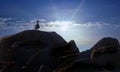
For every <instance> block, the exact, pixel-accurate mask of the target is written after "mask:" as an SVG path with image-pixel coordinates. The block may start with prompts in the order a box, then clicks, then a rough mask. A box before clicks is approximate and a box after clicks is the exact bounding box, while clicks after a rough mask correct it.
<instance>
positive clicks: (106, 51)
mask: <svg viewBox="0 0 120 72" xmlns="http://www.w3.org/2000/svg"><path fill="white" fill-rule="evenodd" d="M90 58H91V62H93V63H95V64H97V65H99V66H101V67H103V68H104V69H106V70H107V69H108V70H115V69H119V68H120V62H119V61H120V45H119V42H118V40H117V39H115V38H110V37H108V38H103V39H101V40H100V41H98V42H97V43H96V44H95V45H94V46H93V47H92V48H91V56H90ZM115 72H116V71H115ZM117 72H118V71H117Z"/></svg>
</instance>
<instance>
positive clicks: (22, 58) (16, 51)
mask: <svg viewBox="0 0 120 72" xmlns="http://www.w3.org/2000/svg"><path fill="white" fill-rule="evenodd" d="M66 43H67V42H66V41H65V40H64V39H63V38H62V37H61V36H59V35H58V34H57V33H55V32H44V31H39V30H27V31H23V32H20V33H17V34H14V35H10V36H6V37H2V38H1V40H0V61H1V62H2V61H5V62H12V61H14V62H15V64H16V65H17V66H20V67H22V66H24V65H27V66H29V69H30V70H28V72H35V71H34V70H37V69H39V66H40V65H47V66H49V67H54V65H55V61H54V59H53V58H52V57H51V56H50V53H51V51H52V50H53V48H55V47H59V46H61V45H65V44H66ZM17 66H16V67H17ZM10 68H11V66H10ZM7 69H8V70H9V67H8V68H7ZM6 71H7V70H6ZM11 72H12V71H11Z"/></svg>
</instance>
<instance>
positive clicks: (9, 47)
mask: <svg viewBox="0 0 120 72" xmlns="http://www.w3.org/2000/svg"><path fill="white" fill-rule="evenodd" d="M119 61H120V45H119V42H118V40H117V39H115V38H110V37H108V38H103V39H101V40H100V41H98V42H97V43H96V44H95V45H94V46H93V47H92V48H90V49H89V50H86V51H83V52H80V51H79V50H78V48H77V46H76V44H75V42H74V41H73V40H71V41H70V42H66V41H65V40H64V39H63V38H62V37H61V36H60V35H58V34H57V33H55V32H44V31H39V30H27V31H23V32H20V33H17V34H14V35H10V36H5V37H1V38H0V70H1V72H120V70H119V68H120V62H119Z"/></svg>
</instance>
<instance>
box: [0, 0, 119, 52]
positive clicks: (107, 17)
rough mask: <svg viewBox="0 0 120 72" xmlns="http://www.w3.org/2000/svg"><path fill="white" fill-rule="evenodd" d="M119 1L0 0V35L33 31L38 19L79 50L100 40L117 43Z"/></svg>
mask: <svg viewBox="0 0 120 72" xmlns="http://www.w3.org/2000/svg"><path fill="white" fill-rule="evenodd" d="M119 7H120V0H0V36H4V35H8V34H13V33H16V32H19V31H22V30H26V29H33V27H34V24H35V20H37V19H38V20H40V21H41V25H42V28H41V30H45V31H56V32H57V33H59V34H60V35H62V36H63V37H64V38H65V39H66V40H67V41H69V40H72V39H74V40H75V41H76V43H77V45H78V47H79V48H80V49H81V50H85V49H87V48H89V47H91V46H92V45H93V44H95V42H97V41H98V40H99V39H101V38H102V37H108V36H109V37H115V38H117V39H119V40H120V30H119V29H120V8H119Z"/></svg>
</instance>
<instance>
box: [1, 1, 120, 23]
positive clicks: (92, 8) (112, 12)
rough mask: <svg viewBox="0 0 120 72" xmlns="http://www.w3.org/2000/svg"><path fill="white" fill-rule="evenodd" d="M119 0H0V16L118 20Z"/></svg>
mask: <svg viewBox="0 0 120 72" xmlns="http://www.w3.org/2000/svg"><path fill="white" fill-rule="evenodd" d="M119 7H120V0H0V17H14V18H26V19H27V18H42V19H48V20H77V21H93V22H94V21H95V22H96V21H97V22H98V21H104V22H111V23H117V22H119V21H120V8H119Z"/></svg>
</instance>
